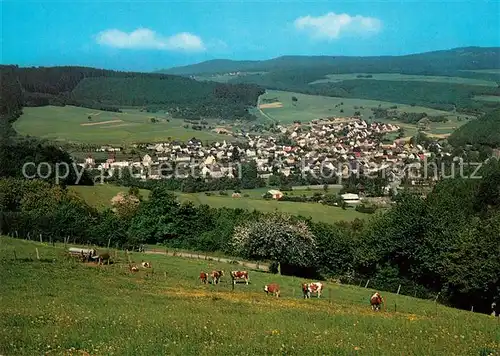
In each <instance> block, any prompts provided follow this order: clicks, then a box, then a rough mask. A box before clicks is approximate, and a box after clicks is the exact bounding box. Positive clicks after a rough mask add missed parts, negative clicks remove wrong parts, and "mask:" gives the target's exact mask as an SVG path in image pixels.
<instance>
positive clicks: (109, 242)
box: [108, 237, 111, 250]
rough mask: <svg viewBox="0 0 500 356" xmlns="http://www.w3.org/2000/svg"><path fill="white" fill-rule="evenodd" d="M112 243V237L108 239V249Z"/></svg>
mask: <svg viewBox="0 0 500 356" xmlns="http://www.w3.org/2000/svg"><path fill="white" fill-rule="evenodd" d="M110 244H111V237H110V238H109V239H108V250H109V245H110Z"/></svg>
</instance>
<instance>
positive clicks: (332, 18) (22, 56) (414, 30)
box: [0, 0, 500, 71]
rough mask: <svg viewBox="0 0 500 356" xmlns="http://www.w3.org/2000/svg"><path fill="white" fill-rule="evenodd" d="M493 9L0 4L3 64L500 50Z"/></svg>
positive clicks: (475, 5) (142, 64)
mask: <svg viewBox="0 0 500 356" xmlns="http://www.w3.org/2000/svg"><path fill="white" fill-rule="evenodd" d="M499 4H500V2H499V1H480V0H477V1H473V0H469V1H460V0H455V1H402V0H400V1H397V2H396V1H384V0H378V1H372V2H365V1H363V2H361V1H329V2H327V1H292V0H288V1H287V0H281V1H253V2H252V1H245V2H243V1H236V0H234V1H224V2H216V1H214V2H208V1H155V2H151V1H138V0H132V1H114V0H103V1H97V0H84V1H83V0H72V1H64V0H59V1H57V0H52V1H41V0H40V1H31V0H4V1H2V3H1V5H0V6H1V20H2V21H1V25H2V32H1V49H2V51H1V58H0V62H1V63H2V64H19V65H21V66H39V65H43V66H51V65H84V66H93V67H99V68H108V69H118V70H139V71H151V70H155V69H160V68H168V67H172V66H177V65H185V64H191V63H196V62H201V61H204V60H208V59H214V58H228V59H268V58H273V57H277V56H280V55H360V56H365V55H398V54H408V53H417V52H425V51H431V50H439V49H448V48H454V47H462V46H500V20H499V16H498V14H499V13H500V5H499Z"/></svg>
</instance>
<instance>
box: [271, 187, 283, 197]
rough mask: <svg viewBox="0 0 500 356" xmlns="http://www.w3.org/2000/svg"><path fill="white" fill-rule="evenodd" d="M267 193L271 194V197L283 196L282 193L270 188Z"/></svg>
mask: <svg viewBox="0 0 500 356" xmlns="http://www.w3.org/2000/svg"><path fill="white" fill-rule="evenodd" d="M268 193H269V194H271V195H272V197H273V199H280V198H281V197H282V196H283V193H282V192H280V191H279V190H276V189H271V190H269V191H268Z"/></svg>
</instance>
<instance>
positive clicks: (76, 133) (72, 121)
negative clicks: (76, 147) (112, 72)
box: [14, 106, 231, 145]
mask: <svg viewBox="0 0 500 356" xmlns="http://www.w3.org/2000/svg"><path fill="white" fill-rule="evenodd" d="M89 116H90V117H91V119H90V120H89ZM164 116H165V115H163V114H160V113H157V114H153V113H147V112H140V111H139V110H134V109H128V110H123V113H115V112H109V111H99V110H93V109H87V108H81V107H75V106H64V107H61V106H44V107H26V108H24V109H23V115H22V116H21V117H20V118H19V119H17V120H16V122H15V123H14V128H15V130H16V131H18V132H19V133H21V134H24V135H31V136H38V137H42V138H46V139H51V140H63V141H68V142H79V143H93V144H117V145H119V144H123V145H124V144H130V143H134V142H164V141H167V140H169V139H178V140H183V141H186V140H189V139H190V138H192V137H196V138H198V139H199V140H202V141H205V140H206V141H222V140H231V136H227V135H219V134H217V133H215V132H210V131H206V130H205V131H198V130H193V129H191V128H187V129H186V128H184V127H183V126H184V125H185V123H184V121H183V120H181V119H173V118H169V121H167V120H166V119H165V118H164ZM151 118H157V119H158V120H159V121H158V122H155V123H152V122H151Z"/></svg>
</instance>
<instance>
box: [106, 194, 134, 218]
mask: <svg viewBox="0 0 500 356" xmlns="http://www.w3.org/2000/svg"><path fill="white" fill-rule="evenodd" d="M139 203H140V200H139V198H138V197H137V196H135V195H132V194H124V193H123V192H119V193H118V194H117V195H115V196H114V197H113V199H111V205H112V206H113V208H112V210H113V212H115V213H116V214H117V215H118V216H119V217H121V218H131V217H132V216H134V214H135V213H136V211H137V209H138V208H139Z"/></svg>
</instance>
